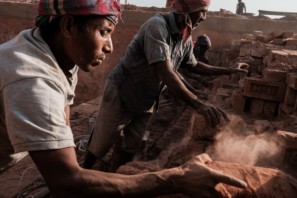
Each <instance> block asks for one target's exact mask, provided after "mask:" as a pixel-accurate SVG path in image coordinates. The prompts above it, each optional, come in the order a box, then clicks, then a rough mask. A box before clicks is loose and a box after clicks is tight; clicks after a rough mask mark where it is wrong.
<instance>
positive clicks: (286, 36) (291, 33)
mask: <svg viewBox="0 0 297 198" xmlns="http://www.w3.org/2000/svg"><path fill="white" fill-rule="evenodd" d="M293 37H294V32H284V33H283V38H285V39H286V38H293Z"/></svg>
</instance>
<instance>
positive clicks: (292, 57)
mask: <svg viewBox="0 0 297 198" xmlns="http://www.w3.org/2000/svg"><path fill="white" fill-rule="evenodd" d="M296 62H297V50H288V49H282V50H271V51H270V53H269V60H268V64H267V66H268V67H273V68H274V69H279V70H282V71H288V70H294V69H297V65H296Z"/></svg>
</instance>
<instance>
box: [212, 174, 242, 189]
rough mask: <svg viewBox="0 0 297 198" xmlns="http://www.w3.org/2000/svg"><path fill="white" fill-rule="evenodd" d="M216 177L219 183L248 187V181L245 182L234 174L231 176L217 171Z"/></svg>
mask: <svg viewBox="0 0 297 198" xmlns="http://www.w3.org/2000/svg"><path fill="white" fill-rule="evenodd" d="M214 177H215V179H216V181H217V182H218V183H224V184H228V185H231V186H236V187H239V188H247V183H245V182H244V181H243V180H240V179H237V178H235V177H233V176H229V175H226V174H223V173H220V172H218V171H215V175H214Z"/></svg>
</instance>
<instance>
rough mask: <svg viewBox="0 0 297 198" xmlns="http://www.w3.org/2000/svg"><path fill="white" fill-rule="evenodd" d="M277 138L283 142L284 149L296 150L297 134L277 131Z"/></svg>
mask: <svg viewBox="0 0 297 198" xmlns="http://www.w3.org/2000/svg"><path fill="white" fill-rule="evenodd" d="M276 135H277V138H278V139H279V140H281V141H282V142H284V144H283V145H284V146H285V147H286V148H295V149H297V133H292V132H289V131H281V130H278V131H277V132H276Z"/></svg>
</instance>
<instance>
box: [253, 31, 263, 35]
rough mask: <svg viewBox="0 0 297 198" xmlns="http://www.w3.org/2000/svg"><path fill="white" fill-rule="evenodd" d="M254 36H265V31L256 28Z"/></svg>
mask: <svg viewBox="0 0 297 198" xmlns="http://www.w3.org/2000/svg"><path fill="white" fill-rule="evenodd" d="M253 34H254V36H263V31H258V30H256V31H254V33H253Z"/></svg>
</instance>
